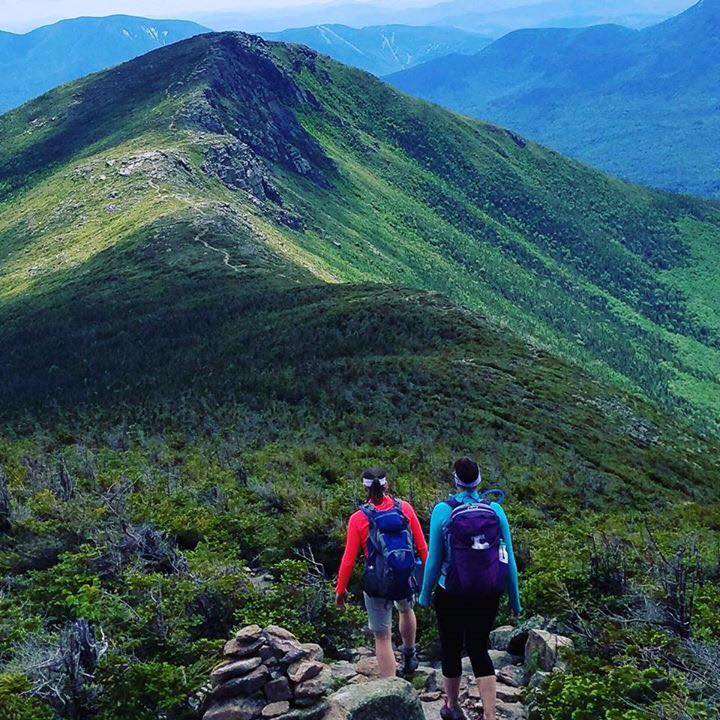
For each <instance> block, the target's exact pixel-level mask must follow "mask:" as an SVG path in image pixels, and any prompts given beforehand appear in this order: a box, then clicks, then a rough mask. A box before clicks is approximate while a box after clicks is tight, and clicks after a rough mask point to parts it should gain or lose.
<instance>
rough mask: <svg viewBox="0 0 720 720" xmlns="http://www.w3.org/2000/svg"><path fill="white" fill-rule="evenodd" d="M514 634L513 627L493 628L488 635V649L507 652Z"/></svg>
mask: <svg viewBox="0 0 720 720" xmlns="http://www.w3.org/2000/svg"><path fill="white" fill-rule="evenodd" d="M514 632H515V627H514V626H513V625H502V626H501V627H498V628H495V629H494V630H493V631H492V632H491V633H490V647H491V648H492V649H493V650H505V651H507V649H508V645H509V644H510V638H511V637H512V635H513V633H514Z"/></svg>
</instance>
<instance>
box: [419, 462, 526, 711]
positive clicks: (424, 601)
mask: <svg viewBox="0 0 720 720" xmlns="http://www.w3.org/2000/svg"><path fill="white" fill-rule="evenodd" d="M453 480H454V483H455V486H456V487H457V489H458V490H459V492H458V493H457V494H455V495H453V496H451V497H450V498H449V500H446V501H443V502H440V503H438V504H437V505H436V506H435V509H434V510H433V512H432V516H431V518H430V554H429V556H428V559H427V563H426V565H425V577H424V579H423V586H422V591H421V593H420V598H419V603H420V604H421V605H424V606H426V607H428V606H430V605H431V604H432V605H433V606H434V608H435V613H436V615H437V622H438V631H439V635H440V647H441V655H442V670H443V676H444V680H445V682H444V684H445V702H446V704H445V706H444V707H443V708H442V710H441V711H440V716H441V717H442V718H443V720H462V719H463V718H464V717H465V716H464V714H463V712H462V710H461V708H460V706H459V704H458V696H459V691H460V678H461V676H462V654H463V650H466V651H467V653H468V655H469V656H470V661H471V663H472V667H473V673H474V675H475V677H476V679H477V684H478V689H479V691H480V695H481V698H482V704H483V712H484V719H485V720H495V703H496V682H495V669H494V668H493V664H492V661H491V659H490V655H489V653H488V644H489V637H490V631H491V630H492V629H493V627H494V626H495V618H496V616H497V612H498V606H499V602H500V593H499V592H497V591H493V592H489V593H487V594H486V595H485V594H484V593H483V594H482V595H481V596H479V597H467V596H464V595H463V594H458V593H457V591H456V589H455V591H452V590H453V589H452V588H450V589H449V588H448V587H447V582H446V581H447V574H448V569H449V568H450V558H451V544H450V539H449V535H448V526H449V522H450V518H451V515H452V516H453V518H454V517H455V515H453V512H455V513H456V515H457V513H458V512H460V508H462V507H463V506H467V508H468V511H469V512H471V513H472V512H475V513H476V514H477V513H480V514H482V513H484V514H485V516H486V517H487V516H488V515H489V522H490V523H491V525H492V527H494V534H495V537H497V535H498V532H497V529H498V525H499V535H500V546H499V554H500V562H502V563H503V564H505V565H506V575H505V588H504V589H505V591H506V592H507V593H508V596H509V598H510V607H511V608H512V610H513V612H514V613H516V614H518V615H519V614H520V613H521V612H522V606H521V605H520V593H519V590H518V574H517V564H516V562H515V553H514V552H513V545H512V537H511V535H510V525H509V524H508V520H507V517H506V515H505V511H504V510H503V509H502V507H501V506H500V504H499V503H496V502H492V503H489V504H486V505H484V506H483V507H480V508H478V509H477V510H474V509H473V508H472V506H473V505H477V504H478V503H481V502H482V496H481V495H480V493H479V492H478V487H479V485H480V482H481V475H480V468H479V467H478V466H477V464H476V463H475V462H473V461H472V460H470V459H469V458H462V459H461V460H458V461H457V462H456V463H455V467H454V474H453ZM491 510H492V511H493V512H494V513H495V515H496V517H497V519H495V518H494V517H493V516H492V513H491ZM462 515H467V513H464V512H463V513H462ZM455 524H456V521H455V520H453V525H455ZM484 537H485V536H479V537H478V538H475V536H474V535H473V538H472V539H473V540H476V539H477V542H480V540H481V539H484ZM494 547H496V548H497V547H498V546H497V545H495V546H494ZM473 549H474V548H473ZM496 551H497V550H496ZM496 557H497V556H496ZM456 577H457V576H456ZM500 577H502V576H500ZM449 590H450V591H449Z"/></svg>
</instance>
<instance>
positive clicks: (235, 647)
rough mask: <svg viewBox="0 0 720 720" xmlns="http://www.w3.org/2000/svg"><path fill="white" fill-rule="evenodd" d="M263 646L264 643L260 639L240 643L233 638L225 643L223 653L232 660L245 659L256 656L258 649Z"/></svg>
mask: <svg viewBox="0 0 720 720" xmlns="http://www.w3.org/2000/svg"><path fill="white" fill-rule="evenodd" d="M264 644H265V641H264V640H263V639H262V638H260V639H259V640H254V641H250V642H244V641H240V640H238V639H237V638H233V639H232V640H229V641H228V642H226V643H225V648H224V649H223V652H224V653H225V655H227V656H228V657H232V658H238V659H239V658H246V657H250V656H251V655H256V654H257V653H258V651H259V650H260V648H261V647H262V646H263V645H264Z"/></svg>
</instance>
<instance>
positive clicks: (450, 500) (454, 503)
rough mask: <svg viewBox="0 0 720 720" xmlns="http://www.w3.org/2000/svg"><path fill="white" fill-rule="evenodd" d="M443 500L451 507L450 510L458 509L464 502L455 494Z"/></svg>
mask: <svg viewBox="0 0 720 720" xmlns="http://www.w3.org/2000/svg"><path fill="white" fill-rule="evenodd" d="M443 502H444V503H445V504H446V505H448V506H449V507H450V510H457V508H459V507H460V506H461V505H462V504H463V503H462V502H461V501H460V500H458V499H457V498H456V497H455V496H454V495H451V496H450V497H449V498H447V499H445V500H443Z"/></svg>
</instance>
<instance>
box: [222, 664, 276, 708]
mask: <svg viewBox="0 0 720 720" xmlns="http://www.w3.org/2000/svg"><path fill="white" fill-rule="evenodd" d="M269 679H270V672H269V671H268V669H267V668H266V667H265V666H264V665H260V666H259V667H258V668H256V669H255V670H253V671H252V672H251V673H249V674H248V675H245V676H243V677H238V678H233V679H232V680H228V681H227V682H224V683H223V684H222V685H218V686H217V687H216V688H215V689H214V690H213V691H212V698H213V700H225V699H227V698H236V697H238V696H241V695H242V696H248V695H253V694H254V693H256V692H258V691H259V690H262V689H263V688H264V687H265V683H266V682H267V681H268V680H269Z"/></svg>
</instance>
